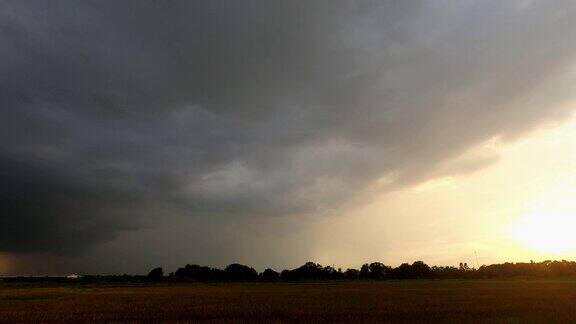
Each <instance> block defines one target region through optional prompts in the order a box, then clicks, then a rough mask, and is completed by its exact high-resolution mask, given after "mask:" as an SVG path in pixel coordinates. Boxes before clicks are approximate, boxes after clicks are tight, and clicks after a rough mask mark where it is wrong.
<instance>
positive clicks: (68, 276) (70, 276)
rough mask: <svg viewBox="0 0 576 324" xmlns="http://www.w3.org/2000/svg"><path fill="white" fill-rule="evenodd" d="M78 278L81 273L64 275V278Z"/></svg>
mask: <svg viewBox="0 0 576 324" xmlns="http://www.w3.org/2000/svg"><path fill="white" fill-rule="evenodd" d="M80 278H82V276H81V275H78V274H75V273H73V274H69V275H67V276H66V279H71V280H76V279H80Z"/></svg>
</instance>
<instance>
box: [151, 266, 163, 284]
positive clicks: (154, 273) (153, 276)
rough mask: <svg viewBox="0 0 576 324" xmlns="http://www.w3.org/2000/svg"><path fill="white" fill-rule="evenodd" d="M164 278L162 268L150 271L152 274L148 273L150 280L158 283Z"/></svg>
mask: <svg viewBox="0 0 576 324" xmlns="http://www.w3.org/2000/svg"><path fill="white" fill-rule="evenodd" d="M163 276H164V270H163V269H162V268H160V267H158V268H154V269H152V270H150V272H148V276H147V277H148V279H149V280H154V281H157V280H160V279H162V277H163Z"/></svg>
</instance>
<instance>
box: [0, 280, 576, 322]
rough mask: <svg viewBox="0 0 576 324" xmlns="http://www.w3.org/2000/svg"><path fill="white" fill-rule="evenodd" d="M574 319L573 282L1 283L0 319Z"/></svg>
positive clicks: (575, 295) (575, 287)
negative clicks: (133, 284) (132, 284)
mask: <svg viewBox="0 0 576 324" xmlns="http://www.w3.org/2000/svg"><path fill="white" fill-rule="evenodd" d="M204 320H207V321H219V322H245V321H266V322H284V321H297V322H316V321H329V322H359V321H360V322H375V321H378V322H382V321H384V322H403V321H418V322H423V321H424V322H438V321H440V322H441V321H449V322H454V321H465V322H487V321H490V322H505V323H510V322H576V281H521V280H518V281H482V280H477V281H449V280H444V281H443V280H433V281H388V282H315V283H237V284H236V283H218V284H216V283H215V284H178V285H176V284H174V285H168V284H163V285H160V284H159V285H135V286H129V285H106V284H99V285H96V284H95V285H81V284H68V285H53V286H48V285H44V286H42V285H38V284H9V283H1V282H0V322H70V323H76V322H111V321H122V322H139V321H150V322H158V321H180V322H186V321H204Z"/></svg>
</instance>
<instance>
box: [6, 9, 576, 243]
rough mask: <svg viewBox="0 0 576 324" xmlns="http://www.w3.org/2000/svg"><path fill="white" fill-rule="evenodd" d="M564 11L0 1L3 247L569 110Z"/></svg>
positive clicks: (432, 156)
mask: <svg viewBox="0 0 576 324" xmlns="http://www.w3.org/2000/svg"><path fill="white" fill-rule="evenodd" d="M575 18H576V5H572V4H570V3H568V2H561V1H558V2H556V1H546V2H539V1H509V2H505V3H504V2H501V1H478V2H476V1H458V2H452V3H449V4H448V3H443V2H429V1H218V2H213V1H197V2H190V1H162V2H158V1H122V2H117V1H84V2H81V3H79V2H77V1H64V0H61V1H56V2H50V3H47V2H43V1H25V2H22V1H4V2H3V3H2V4H0V42H1V43H2V48H3V49H2V51H1V52H0V89H1V90H0V107H1V118H0V126H1V127H0V174H1V181H0V196H1V199H0V201H1V202H0V204H1V205H0V214H1V215H2V216H0V251H8V252H57V253H66V252H74V251H78V250H82V249H84V248H87V247H90V246H93V245H94V244H96V243H99V242H104V241H106V240H109V239H110V238H112V237H115V236H116V235H117V234H118V233H119V232H121V231H123V230H128V229H134V228H140V227H141V226H153V225H151V224H154V222H155V219H159V218H162V219H163V221H165V219H166V218H169V217H172V216H171V215H173V214H178V215H179V216H181V215H184V216H187V217H196V218H202V219H205V220H206V221H208V220H210V219H211V218H237V217H246V216H250V217H256V218H262V217H274V216H278V215H292V214H294V215H296V214H314V213H319V212H321V211H322V210H325V209H332V208H338V207H339V206H341V205H342V204H343V203H345V202H346V201H350V200H352V199H355V198H357V197H361V196H364V195H367V194H368V193H369V188H374V186H375V184H376V183H377V181H378V180H379V179H381V178H383V177H388V179H389V181H388V182H386V185H385V186H384V187H383V188H380V190H391V189H394V188H398V187H400V186H404V185H407V184H413V183H418V182H421V181H424V180H428V179H429V178H430V177H433V176H434V175H435V174H437V170H438V168H441V165H442V163H444V162H446V161H447V160H450V159H454V158H455V157H458V156H459V155H460V154H461V153H463V152H465V151H466V150H467V149H469V148H470V147H472V146H474V145H477V144H478V143H481V142H482V141H485V140H488V139H490V138H493V137H495V136H500V137H502V138H508V137H515V136H518V135H519V134H522V133H523V132H525V131H527V130H530V129H532V128H534V127H535V126H536V125H539V124H541V123H542V122H545V121H548V120H553V119H560V118H563V117H565V116H566V115H567V114H568V113H569V112H570V110H569V107H568V106H567V105H563V104H562V103H564V102H566V101H568V100H571V99H572V94H573V93H574V89H573V86H571V84H574V82H573V81H574V73H573V70H574V65H573V63H574V58H576V56H575V54H576V35H575V34H574V33H571V32H570V31H572V30H574V28H576V19H575ZM483 162H484V161H476V162H475V161H467V166H475V165H478V167H481V166H482V165H485V163H483ZM462 169H463V168H459V169H457V170H455V172H462ZM465 169H466V170H467V171H466V172H469V171H471V169H474V167H472V168H470V167H467V168H465ZM448 172H449V171H448Z"/></svg>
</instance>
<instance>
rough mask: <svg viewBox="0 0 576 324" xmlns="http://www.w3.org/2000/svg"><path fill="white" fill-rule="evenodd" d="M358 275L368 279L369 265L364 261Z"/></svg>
mask: <svg viewBox="0 0 576 324" xmlns="http://www.w3.org/2000/svg"><path fill="white" fill-rule="evenodd" d="M359 277H360V278H361V279H370V265H368V263H365V264H363V265H362V267H360V273H359Z"/></svg>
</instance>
